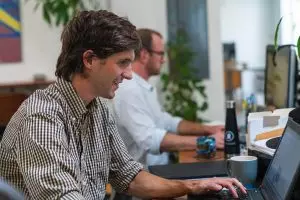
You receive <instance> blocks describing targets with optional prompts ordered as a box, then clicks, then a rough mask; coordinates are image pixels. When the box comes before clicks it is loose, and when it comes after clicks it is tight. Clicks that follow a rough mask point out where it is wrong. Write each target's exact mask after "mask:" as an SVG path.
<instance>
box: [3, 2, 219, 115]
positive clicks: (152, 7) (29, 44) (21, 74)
mask: <svg viewBox="0 0 300 200" xmlns="http://www.w3.org/2000/svg"><path fill="white" fill-rule="evenodd" d="M21 2H22V6H21V16H22V19H21V21H22V55H23V61H22V62H21V63H11V64H0V84H1V83H7V82H14V81H28V80H32V77H33V75H34V74H36V73H42V74H45V75H46V76H47V78H48V79H54V78H55V76H54V71H55V64H56V59H57V56H58V54H59V51H60V41H59V36H60V33H61V30H62V29H61V28H53V27H52V28H51V27H49V26H48V25H47V24H46V23H45V22H44V21H43V19H42V18H41V16H42V15H41V13H40V11H39V10H38V11H37V12H36V13H35V12H33V7H34V2H33V1H28V2H27V3H24V1H21ZM102 2H103V3H102V6H103V8H106V9H109V10H112V11H113V12H116V13H117V14H119V15H122V16H127V17H128V18H129V19H130V20H131V21H132V22H133V23H134V24H135V25H136V26H137V27H139V28H141V27H149V28H154V29H156V30H158V31H160V32H161V33H162V34H163V35H164V36H165V37H166V36H167V19H166V1H165V0H151V1H149V0H111V1H110V0H102ZM219 8H220V1H219V0H214V1H210V0H208V29H209V33H208V34H209V48H210V49H209V55H210V57H209V63H210V71H211V78H210V80H205V83H206V85H207V94H208V99H209V110H208V111H207V112H206V113H205V117H207V118H210V119H214V120H222V121H223V120H224V116H225V114H224V91H223V88H224V86H223V66H222V54H221V42H220V22H219V20H220V14H219V11H220V10H219ZM151 81H152V82H153V83H154V84H156V83H157V82H158V78H157V77H155V78H153V79H152V80H151Z"/></svg>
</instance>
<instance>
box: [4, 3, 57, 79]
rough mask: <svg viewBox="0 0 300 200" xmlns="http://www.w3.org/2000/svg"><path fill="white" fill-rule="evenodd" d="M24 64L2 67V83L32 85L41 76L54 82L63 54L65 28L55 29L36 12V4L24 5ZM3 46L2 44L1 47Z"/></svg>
mask: <svg viewBox="0 0 300 200" xmlns="http://www.w3.org/2000/svg"><path fill="white" fill-rule="evenodd" d="M20 2H21V6H20V8H21V9H20V11H21V24H22V33H21V46H22V61H21V62H19V63H10V64H3V63H1V64H0V83H7V82H14V81H18V82H19V81H29V80H32V79H33V75H34V74H37V73H41V74H45V75H46V76H47V78H48V79H54V77H55V76H54V70H55V64H56V58H57V56H58V53H59V50H60V41H59V36H60V32H61V28H51V27H49V26H48V25H47V24H46V23H45V22H44V21H43V20H42V15H41V12H40V10H38V11H37V12H33V7H34V5H35V4H34V2H35V1H28V2H27V3H24V1H20ZM0 45H1V44H0Z"/></svg>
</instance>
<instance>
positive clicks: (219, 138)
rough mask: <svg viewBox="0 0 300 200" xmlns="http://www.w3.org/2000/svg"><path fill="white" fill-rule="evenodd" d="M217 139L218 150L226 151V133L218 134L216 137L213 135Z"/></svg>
mask: <svg viewBox="0 0 300 200" xmlns="http://www.w3.org/2000/svg"><path fill="white" fill-rule="evenodd" d="M211 136H212V137H214V138H215V139H216V146H217V149H224V131H222V132H217V133H215V134H214V135H211Z"/></svg>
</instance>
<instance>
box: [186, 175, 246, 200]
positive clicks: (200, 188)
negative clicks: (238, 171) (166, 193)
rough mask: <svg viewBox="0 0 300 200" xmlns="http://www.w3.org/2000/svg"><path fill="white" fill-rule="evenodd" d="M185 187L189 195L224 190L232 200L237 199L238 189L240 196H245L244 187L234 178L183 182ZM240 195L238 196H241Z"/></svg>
mask: <svg viewBox="0 0 300 200" xmlns="http://www.w3.org/2000/svg"><path fill="white" fill-rule="evenodd" d="M184 182H185V183H186V184H187V187H188V188H190V191H191V194H194V195H197V194H205V193H216V192H218V191H221V189H222V188H226V189H227V190H228V192H229V193H230V194H231V195H232V197H234V198H238V193H237V192H238V191H237V190H236V189H235V188H239V192H241V194H242V193H243V194H246V189H245V187H244V186H243V185H242V184H241V183H240V182H239V181H238V180H237V179H235V178H208V179H203V180H185V181H184ZM241 194H240V195H241Z"/></svg>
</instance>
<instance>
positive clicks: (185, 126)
mask: <svg viewBox="0 0 300 200" xmlns="http://www.w3.org/2000/svg"><path fill="white" fill-rule="evenodd" d="M138 34H139V36H140V38H141V41H142V48H141V49H139V50H138V51H136V56H135V61H134V62H133V64H132V66H133V71H134V74H133V80H130V81H126V80H125V81H124V83H123V84H122V85H120V88H119V90H118V91H117V92H116V97H115V98H114V109H115V112H116V116H117V125H118V129H119V133H120V135H121V137H122V138H123V140H124V142H125V144H126V146H127V149H128V151H129V153H130V154H131V155H132V156H133V158H134V159H135V160H138V161H139V162H141V163H143V164H144V165H146V166H149V165H161V164H167V163H168V162H169V159H168V153H167V152H172V151H182V150H195V149H196V147H197V142H196V140H197V137H199V135H210V136H213V137H215V138H216V142H217V147H218V148H219V149H222V148H223V147H224V130H223V126H207V125H203V124H200V123H195V122H191V121H187V120H184V119H182V118H179V117H176V116H171V115H170V114H169V113H167V112H164V111H162V108H161V106H160V104H159V102H158V98H157V94H156V90H155V88H154V87H153V86H152V85H151V84H150V83H148V82H147V81H148V79H149V78H150V77H151V76H154V75H159V73H160V70H161V66H162V64H163V63H164V62H165V58H164V56H165V50H164V48H165V47H164V43H163V37H162V35H161V34H160V33H159V32H157V31H155V30H152V29H139V30H138ZM178 56H180V55H178ZM187 135H189V136H187ZM191 135H192V136H191Z"/></svg>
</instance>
